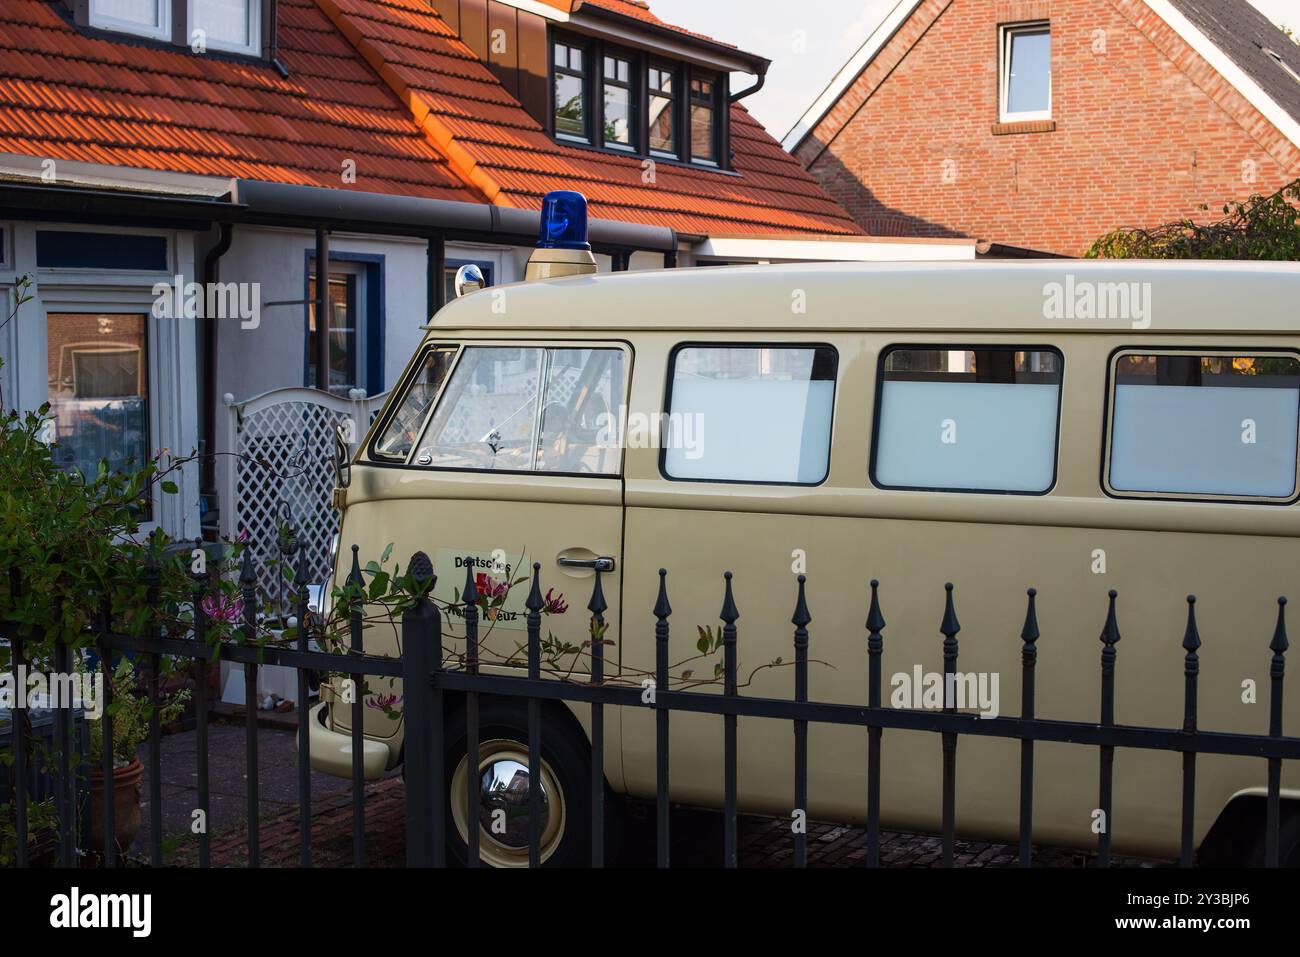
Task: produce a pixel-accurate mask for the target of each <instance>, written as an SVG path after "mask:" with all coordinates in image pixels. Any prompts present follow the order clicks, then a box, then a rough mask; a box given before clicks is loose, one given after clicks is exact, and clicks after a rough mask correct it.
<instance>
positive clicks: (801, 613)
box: [790, 575, 812, 628]
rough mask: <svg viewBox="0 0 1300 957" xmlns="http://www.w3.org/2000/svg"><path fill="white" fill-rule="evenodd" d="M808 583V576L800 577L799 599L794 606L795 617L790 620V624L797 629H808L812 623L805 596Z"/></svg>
mask: <svg viewBox="0 0 1300 957" xmlns="http://www.w3.org/2000/svg"><path fill="white" fill-rule="evenodd" d="M807 581H808V576H807V575H800V576H799V599H798V601H796V602H795V605H794V617H793V618H791V619H790V624H792V625H794V626H795V627H797V628H807V627H808V624H809V622H811V621H812V614H811V613H809V611H808V600H807V596H806V595H805V594H804V585H805V584H806V583H807Z"/></svg>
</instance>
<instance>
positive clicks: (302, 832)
mask: <svg viewBox="0 0 1300 957" xmlns="http://www.w3.org/2000/svg"><path fill="white" fill-rule="evenodd" d="M309 578H310V572H309V571H308V569H307V549H306V547H305V546H304V545H302V544H301V543H300V544H299V545H298V567H297V568H296V569H294V575H293V584H294V588H295V590H296V593H297V602H296V605H297V607H296V608H295V609H294V611H295V613H296V616H297V618H298V650H299V651H300V652H302V653H303V654H306V653H307V645H308V642H307V619H308V606H307V583H308V581H309ZM326 587H327V588H328V587H329V586H328V584H327V585H326ZM323 599H324V596H323V595H322V603H323ZM297 678H298V866H299V867H311V728H310V722H311V708H310V707H309V706H308V700H307V692H308V688H307V669H306V668H301V667H300V668H298V669H297Z"/></svg>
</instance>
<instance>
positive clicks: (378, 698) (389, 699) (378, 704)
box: [366, 694, 402, 711]
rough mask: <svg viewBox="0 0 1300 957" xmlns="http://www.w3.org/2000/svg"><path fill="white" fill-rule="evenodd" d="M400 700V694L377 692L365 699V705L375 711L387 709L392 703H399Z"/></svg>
mask: <svg viewBox="0 0 1300 957" xmlns="http://www.w3.org/2000/svg"><path fill="white" fill-rule="evenodd" d="M401 701H402V696H401V695H400V694H377V695H375V696H374V697H371V698H367V699H366V707H367V708H371V709H373V710H375V711H387V710H388V709H389V708H392V707H393V706H394V705H397V704H400V703H401Z"/></svg>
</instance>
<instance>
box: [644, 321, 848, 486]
mask: <svg viewBox="0 0 1300 957" xmlns="http://www.w3.org/2000/svg"><path fill="white" fill-rule="evenodd" d="M683 349H738V350H750V351H757V350H759V349H804V350H807V351H809V352H816V351H817V350H819V349H825V350H826V351H828V352H830V353H831V355H832V356H833V357H834V359H835V371H834V376H833V378H832V379H831V422H830V439H829V443H828V445H827V448H826V471H825V473H824V474H823V475H822V477H821V478H820V479H819V480H818V481H816V482H767V481H762V480H759V479H704V478H679V477H677V476H674V475H670V474H669V473H668V447H667V445H665V444H664V443H663V442H662V441H661V442H660V448H659V476H660V478H662V479H663V480H664V481H666V482H684V483H688V484H692V483H693V484H700V485H745V486H772V487H775V488H821V487H822V486H823V485H825V484H826V483H827V482H829V481H830V478H831V468H832V467H833V465H834V461H835V419H836V404H837V402H838V401H839V392H840V371H841V368H842V367H841V365H840V350H839V349H838V348H836V346H835V345H834V344H832V343H830V342H812V341H810V342H789V341H785V340H776V341H770V342H769V341H766V340H763V341H760V340H750V339H745V340H731V341H725V340H724V341H716V340H707V341H706V340H698V341H696V340H691V341H687V342H679V343H677V344H675V345H674V346H673V348H672V351H671V352H669V353H668V365H667V367H666V372H665V375H664V403H663V410H664V411H663V414H664V415H665V416H671V415H672V411H673V380H674V378H675V376H674V373H675V372H676V371H677V356H678V353H680V352H681V351H682V350H683ZM814 381H815V380H814ZM669 421H671V420H669Z"/></svg>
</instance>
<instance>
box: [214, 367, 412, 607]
mask: <svg viewBox="0 0 1300 957" xmlns="http://www.w3.org/2000/svg"><path fill="white" fill-rule="evenodd" d="M386 398H387V395H386V394H385V395H378V396H374V397H372V398H366V396H365V394H364V393H363V392H360V391H359V390H355V389H354V390H353V391H352V393H351V394H350V396H349V397H347V398H343V397H341V396H337V395H333V394H331V393H327V392H319V391H317V390H315V389H277V390H275V391H274V392H268V393H266V394H265V395H260V396H257V397H256V398H254V399H249V400H248V401H247V402H236V401H235V399H234V396H232V395H229V394H227V395H226V396H225V402H226V407H227V411H228V415H229V420H228V432H227V449H229V450H230V451H231V452H233V453H235V454H234V455H233V457H232V458H231V459H230V460H229V466H228V468H227V469H226V481H225V483H224V486H225V487H224V489H223V495H222V501H221V514H222V533H223V534H224V535H226V536H227V537H230V538H235V537H237V536H239V535H241V534H243V533H247V535H248V540H249V542H250V543H251V546H252V548H253V555H254V557H255V558H256V559H257V563H258V568H259V572H260V579H261V581H260V583H261V585H262V586H263V588H265V589H266V590H267V593H268V594H269V595H271V596H276V595H278V594H279V593H280V583H279V581H278V580H277V579H276V570H275V566H273V565H272V564H271V562H273V561H274V560H276V559H278V558H280V557H281V556H280V553H279V550H278V549H279V545H278V530H279V526H280V522H281V521H282V520H283V519H285V518H286V517H287V518H291V519H292V521H293V522H294V523H295V525H296V526H297V529H298V541H299V542H300V544H301V545H302V546H303V547H305V548H306V549H307V558H308V568H309V570H310V573H311V576H312V579H311V580H312V581H313V582H321V581H326V580H327V578H328V576H329V574H330V571H331V569H330V557H329V544H330V539H331V538H332V537H333V535H334V533H335V532H337V531H338V527H339V526H338V522H339V514H338V512H337V511H335V510H334V508H333V507H332V506H331V504H330V493H331V492H332V490H333V488H334V464H333V461H332V457H333V454H334V429H335V427H336V426H337V425H344V426H345V428H347V429H348V431H349V434H350V435H352V436H353V438H354V439H355V441H354V443H353V446H352V448H353V451H355V449H356V443H360V442H362V441H364V439H365V434H366V432H367V431H368V430H369V428H370V423H371V421H372V420H373V418H374V417H375V415H377V414H378V412H379V410H380V408H381V407H382V406H383V403H384V400H385V399H386ZM347 423H351V424H350V425H348V424H347Z"/></svg>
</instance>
